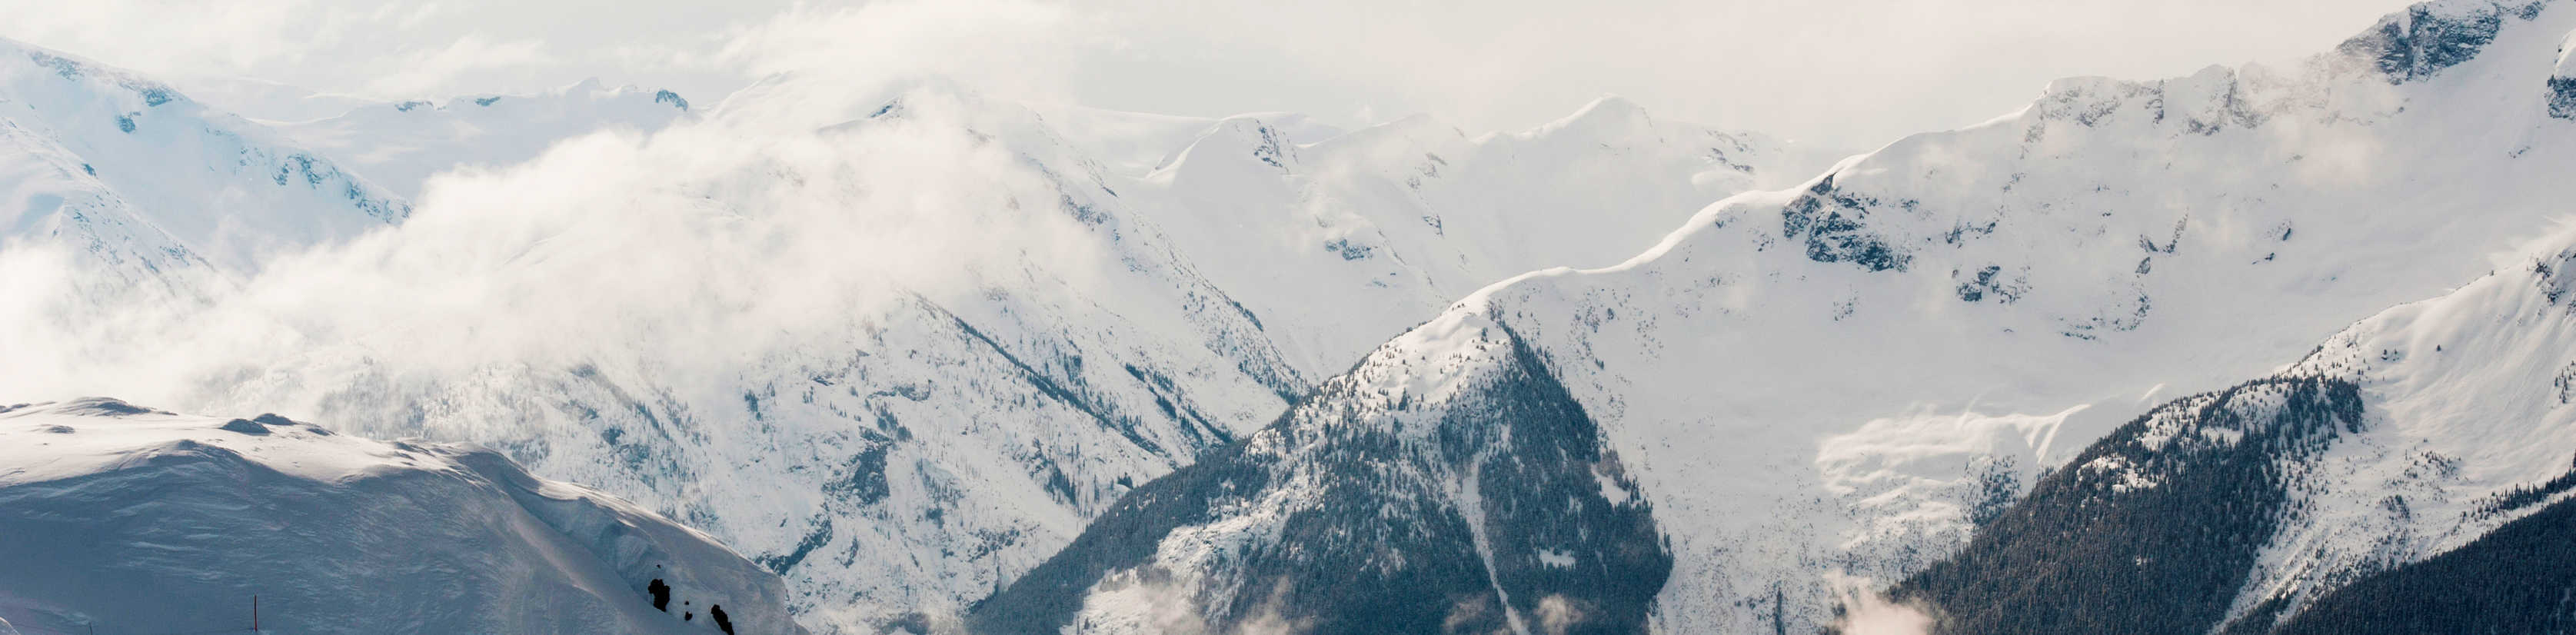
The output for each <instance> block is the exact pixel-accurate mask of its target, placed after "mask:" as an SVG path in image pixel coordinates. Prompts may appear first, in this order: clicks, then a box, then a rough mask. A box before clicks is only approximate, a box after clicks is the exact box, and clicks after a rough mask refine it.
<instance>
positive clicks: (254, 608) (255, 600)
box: [250, 595, 259, 633]
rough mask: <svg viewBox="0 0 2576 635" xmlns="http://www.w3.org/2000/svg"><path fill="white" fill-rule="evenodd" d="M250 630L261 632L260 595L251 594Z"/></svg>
mask: <svg viewBox="0 0 2576 635" xmlns="http://www.w3.org/2000/svg"><path fill="white" fill-rule="evenodd" d="M250 632H253V633H257V632H259V596H256V595H253V596H250Z"/></svg>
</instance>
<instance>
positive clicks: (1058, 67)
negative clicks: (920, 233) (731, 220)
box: [0, 0, 2405, 149]
mask: <svg viewBox="0 0 2576 635" xmlns="http://www.w3.org/2000/svg"><path fill="white" fill-rule="evenodd" d="M2404 5H2405V3H2404V2H2403V1H2401V0H2075V1H2069V0H1838V1H1833V2H1777V1H1768V2H1766V1H1753V0H1705V1H1698V2H1679V1H1634V0H1609V1H1603V2H1576V3H1565V2H1548V3H1538V2H1517V1H1515V2H1484V3H1470V2H1450V1H1402V0H1309V1H1304V2H1266V3H1242V2H1225V3H1217V2H1171V1H1165V0H1099V1H1088V2H1052V1H1047V0H962V1H944V2H927V1H922V0H900V1H897V2H873V3H867V2H860V3H851V2H801V3H800V2H786V1H781V0H737V1H733V2H705V1H683V2H670V1H661V0H623V1H610V0H567V1H558V2H544V1H531V0H440V1H437V2H365V1H352V0H228V1H225V2H197V1H193V0H190V1H175V0H81V1H78V2H63V1H61V0H42V1H31V0H0V37H9V38H14V39H18V40H22V41H26V42H29V43H33V44H37V45H40V46H46V47H51V48H56V49H61V50H64V51H67V52H70V53H73V54H77V55H82V56H86V57H90V58H93V59H97V60H99V61H103V62H106V63H109V64H114V65H118V66H124V67H128V68H133V69H137V70H141V71H145V72H148V73H153V74H156V75H160V76H164V77H171V78H185V77H190V76H244V77H253V78H259V79H266V80H272V81H277V82H284V83H288V84H294V85H298V86H303V87H306V88H310V89H315V90H320V91H326V92H339V93H350V94H358V95H365V96H370V97H381V98H441V97H447V96H452V95H456V94H463V93H490V92H525V91H530V90H535V89H541V88H545V87H550V86H557V85H563V84H569V83H572V82H574V81H576V80H579V79H581V78H584V77H593V76H595V77H599V78H601V79H603V80H606V81H608V82H610V83H612V84H625V83H632V84H637V85H642V86H647V87H666V88H671V89H674V90H678V91H680V92H681V93H682V94H684V95H687V96H688V97H689V98H690V99H691V100H693V101H696V102H699V103H703V104H712V103H714V102H716V101H717V100H719V99H720V98H721V97H722V96H723V95H724V94H727V93H730V92H731V91H732V90H733V89H734V88H737V87H740V86H742V85H744V84H745V83H747V82H748V81H750V80H751V79H752V78H755V77H757V76H759V75H763V74H766V73H770V72H777V71H799V70H801V71H812V70H816V69H828V70H830V71H831V72H852V71H853V69H865V70H866V71H869V72H874V73H878V74H881V75H888V76H900V75H940V76H946V77H950V78H954V79H955V80H957V81H959V82H961V83H964V84H966V85H969V86H973V87H976V88H978V89H980V90H984V91H986V92H990V93H995V94H998V95H1003V96H1011V97H1017V98H1024V99H1029V100H1032V101H1060V102H1071V103H1080V104H1085V105H1092V106H1100V107H1106V108H1114V109H1122V110H1142V111H1151V112H1164V113H1172V114H1188V115H1224V114H1233V113H1238V112H1247V111H1264V110H1291V111H1298V112H1305V113H1308V114H1311V115H1314V116H1317V117H1319V118H1321V119H1323V120H1325V121H1329V122H1334V123H1339V124H1343V125H1353V124H1363V123H1371V122H1376V121H1383V120H1388V119H1393V118H1396V117H1400V116H1404V115H1407V114H1411V113H1416V112H1426V113H1430V114H1432V115H1434V116H1437V117H1440V118H1443V119H1446V120H1449V121H1452V122H1456V123H1458V124H1460V125H1462V126H1464V127H1466V128H1468V129H1470V130H1489V129H1518V128H1524V127H1528V126H1531V125H1535V124H1538V123H1542V122H1545V121H1548V120H1551V119H1554V118H1556V117H1559V116H1563V115H1565V114H1567V113H1569V112H1571V111H1572V110H1573V109H1575V108H1576V107H1578V106H1580V105H1582V104H1583V103H1584V102H1587V101H1589V100H1591V99H1592V98H1593V97H1595V96H1598V95H1600V94H1603V93H1616V94H1620V95H1624V96H1626V97H1628V98H1630V99H1633V100H1636V101H1637V102H1639V103H1642V104H1644V105H1645V106H1646V108H1647V109H1648V110H1649V111H1651V112H1654V113H1656V114H1657V115H1659V116H1664V117H1669V118H1675V119H1683V120H1689V121H1695V122H1700V123H1707V124H1714V125H1719V126H1725V127H1731V128H1743V129H1751V130H1760V131H1765V132H1771V133H1774V134H1779V135H1782V136H1787V137H1792V138H1800V139H1808V140H1814V141H1820V142H1824V143H1828V144H1834V145H1839V146H1846V147H1850V148H1852V149H1863V148H1861V147H1862V146H1870V145H1875V144H1878V143H1882V142H1885V141H1888V140H1891V139H1893V138H1895V137H1896V136H1898V135H1901V134H1904V133H1908V132H1915V131H1922V130H1931V129H1941V128H1950V127H1957V126H1961V125H1966V124H1971V123H1975V122H1978V121H1982V120H1985V119H1987V118H1990V117H1992V116H1995V115H1999V114H2003V113H2005V112H2008V111H2010V110H2012V109H2014V108H2017V107H2019V106H2020V105H2021V104H2022V103H2024V102H2026V101H2027V100H2029V99H2030V98H2031V97H2033V96H2035V95H2036V94H2037V93H2038V91H2039V90H2040V88H2041V86H2043V85H2044V84H2045V83H2046V82H2047V81H2048V80H2050V79H2053V78H2057V77H2063V76H2071V75H2109V76H2114V77H2125V78H2153V77H2163V76H2172V75H2181V74H2187V73H2189V72H2191V71H2193V70H2195V69H2198V68H2200V67H2202V66H2206V65H2209V64H2213V63H2224V64H2237V63H2242V62H2246V61H2257V60H2288V59H2292V58H2295V57H2297V56H2300V55H2305V54H2308V53H2314V52H2319V51H2324V50H2326V49H2328V48H2331V47H2332V46H2333V45H2334V44H2335V43H2336V42H2338V41H2341V40H2342V39H2343V38H2345V37H2347V36H2350V35H2352V34H2354V33H2358V32H2360V31H2361V30H2362V29H2363V28H2365V27H2367V26H2369V25H2370V23H2371V22H2372V21H2373V20H2375V19H2376V18H2377V17H2378V16H2379V15H2381V14H2384V13H2388V12H2391V11H2395V10H2398V9H2400V8H2402V7H2403V6H2404Z"/></svg>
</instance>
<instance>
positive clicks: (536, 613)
mask: <svg viewBox="0 0 2576 635" xmlns="http://www.w3.org/2000/svg"><path fill="white" fill-rule="evenodd" d="M0 535H6V536H8V537H9V538H8V539H7V540H0V629H9V628H12V627H14V629H15V630H14V631H13V632H19V633H28V634H31V635H33V634H40V633H66V634H69V633H90V632H101V633H141V632H151V633H167V632H217V631H224V632H230V631H234V630H245V631H246V630H248V629H249V627H250V626H251V625H252V621H253V610H252V608H253V607H252V603H253V596H257V603H258V610H257V620H258V625H259V627H260V628H261V629H262V631H261V632H276V633H336V632H356V631H386V630H392V631H405V632H437V633H500V632H508V633H599V632H619V633H674V634H676V633H713V632H718V625H717V624H716V623H715V619H714V615H715V613H714V611H716V610H718V609H722V610H723V611H724V615H725V617H726V622H727V623H728V627H727V630H726V632H733V633H744V634H749V633H775V634H786V633H803V632H805V631H804V629H803V628H801V627H799V626H797V624H796V622H795V621H794V620H793V619H791V618H790V616H789V615H788V612H787V604H786V601H785V600H786V598H787V589H786V585H785V584H784V583H783V582H781V581H780V580H779V578H778V577H777V576H776V575H775V574H772V573H770V572H769V571H767V570H765V569H762V568H761V567H760V566H758V565H755V564H753V563H752V562H751V561H749V560H746V559H744V558H743V557H742V556H740V555H737V554H735V553H734V552H733V551H732V550H729V549H726V548H725V547H724V546H722V545H720V544H717V543H716V541H715V539H714V538H712V537H709V536H707V535H706V534H704V533H700V532H698V531H696V530H692V529H689V528H686V527H682V526H680V525H678V524H674V523H672V522H671V521H670V520H668V519H664V518H662V517H661V516H657V515H655V514H653V513H652V512H650V511H646V510H645V509H643V508H641V507H637V506H635V505H633V504H630V503H627V502H624V501H621V500H618V499H616V498H613V497H610V496H608V495H606V494H602V493H600V492H598V491H596V490H592V489H589V488H584V487H580V486H575V485H570V484H566V483H561V482H556V481H550V480H546V479H541V478H537V477H534V476H530V475H529V474H528V473H527V472H526V471H525V470H523V469H521V468H520V467H519V466H518V464H516V463H512V462H511V461H510V460H509V459H508V458H505V457H503V456H501V455H500V454H499V453H496V452H493V451H491V450H488V449H483V448H478V447H472V446H466V445H454V444H443V443H428V442H417V441H393V442H385V441H375V440H369V439H362V438H358V437H354V436H349V435H345V434H338V433H334V432H332V431H330V430H327V429H324V428H322V427H320V426H316V425H313V424H309V423H303V422H298V421H293V420H289V419H286V418H284V417H279V416H277V415H260V416H258V417H254V418H250V419H225V418H221V417H198V416H187V415H178V414H172V413H169V412H164V411H159V410H153V409H149V408H143V407H138V406H134V405H130V404H127V403H125V402H121V401H117V400H113V399H101V398H90V399H78V400H73V401H68V402H62V403H38V404H18V405H14V406H6V407H0ZM657 588H661V589H663V590H661V591H660V592H659V595H660V597H661V598H662V600H661V601H662V602H663V603H664V607H662V608H663V609H667V610H660V609H657V607H656V606H655V604H654V602H655V598H656V592H655V589H657Z"/></svg>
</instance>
